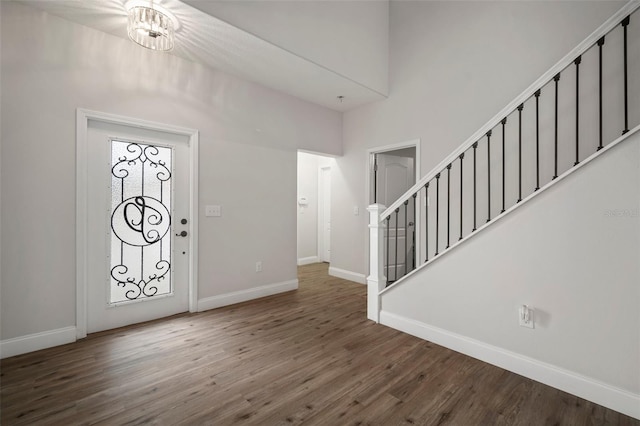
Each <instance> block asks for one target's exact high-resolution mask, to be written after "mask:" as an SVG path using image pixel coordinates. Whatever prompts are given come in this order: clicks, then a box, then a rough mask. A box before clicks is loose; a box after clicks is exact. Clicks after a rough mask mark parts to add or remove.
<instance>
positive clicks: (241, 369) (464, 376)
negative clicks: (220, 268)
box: [0, 264, 640, 426]
mask: <svg viewBox="0 0 640 426" xmlns="http://www.w3.org/2000/svg"><path fill="white" fill-rule="evenodd" d="M299 274H300V289H299V290H297V291H294V292H289V293H285V294H281V295H277V296H272V297H268V298H264V299H261V300H257V301H252V302H247V303H243V304H240V305H235V306H231V307H226V308H222V309H216V310H212V311H208V312H204V313H199V314H184V315H179V316H175V317H171V318H168V319H164V320H159V321H154V322H150V323H145V324H141V325H136V326H130V327H126V328H122V329H117V330H112V331H108V332H103V333H97V334H94V335H90V336H89V337H88V338H86V339H84V340H82V341H80V342H77V343H74V344H70V345H65V346H59V347H56V348H52V349H47V350H43V351H39V352H35V353H31V354H25V355H21V356H17V357H13V358H9V359H5V360H3V361H2V363H1V364H0V368H1V379H2V382H1V394H0V396H1V398H2V399H1V404H0V407H1V410H2V413H1V420H2V424H3V425H77V424H103V425H129V424H131V425H134V424H157V425H181V424H185V425H232V424H246V425H286V424H300V423H303V424H309V425H365V424H376V425H401V424H412V425H415V424H424V425H464V426H467V425H640V421H637V420H634V419H631V418H629V417H626V416H623V415H621V414H619V413H617V412H615V411H612V410H608V409H605V408H603V407H601V406H599V405H596V404H593V403H591V402H588V401H585V400H583V399H580V398H577V397H575V396H572V395H569V394H567V393H564V392H561V391H558V390H556V389H553V388H550V387H548V386H544V385H542V384H539V383H537V382H534V381H532V380H529V379H526V378H523V377H521V376H518V375H516V374H512V373H509V372H507V371H504V370H502V369H500V368H497V367H494V366H491V365H489V364H486V363H483V362H481V361H477V360H475V359H472V358H469V357H467V356H464V355H461V354H459V353H456V352H453V351H450V350H448V349H445V348H443V347H440V346H438V345H435V344H432V343H429V342H426V341H423V340H420V339H417V338H415V337H412V336H409V335H406V334H403V333H400V332H398V331H395V330H392V329H390V328H387V327H384V326H381V325H377V324H374V323H373V322H371V321H368V320H367V319H366V287H365V286H363V285H360V284H354V283H351V282H348V281H344V280H341V279H337V278H332V277H329V276H328V275H327V266H326V265H324V264H316V265H309V266H305V267H301V268H300V270H299Z"/></svg>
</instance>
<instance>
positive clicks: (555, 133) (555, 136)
mask: <svg viewBox="0 0 640 426" xmlns="http://www.w3.org/2000/svg"><path fill="white" fill-rule="evenodd" d="M553 81H554V82H555V88H556V101H555V105H556V106H555V114H556V117H555V123H554V143H553V149H554V154H553V155H554V157H553V158H554V160H553V161H554V166H553V179H555V178H557V177H558V82H559V81H560V74H556V76H555V77H553Z"/></svg>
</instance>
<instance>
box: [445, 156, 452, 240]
mask: <svg viewBox="0 0 640 426" xmlns="http://www.w3.org/2000/svg"><path fill="white" fill-rule="evenodd" d="M450 218H451V164H449V165H448V166H447V247H446V248H449V234H450V233H451V232H450V231H451V229H450V226H449V224H450V223H451V221H450Z"/></svg>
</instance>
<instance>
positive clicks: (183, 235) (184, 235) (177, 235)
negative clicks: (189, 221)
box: [176, 231, 187, 237]
mask: <svg viewBox="0 0 640 426" xmlns="http://www.w3.org/2000/svg"><path fill="white" fill-rule="evenodd" d="M186 236H187V231H182V232H181V233H179V234H176V237H186Z"/></svg>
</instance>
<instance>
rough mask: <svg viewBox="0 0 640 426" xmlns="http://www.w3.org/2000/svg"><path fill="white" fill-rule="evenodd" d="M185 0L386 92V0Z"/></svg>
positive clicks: (387, 5) (278, 44)
mask: <svg viewBox="0 0 640 426" xmlns="http://www.w3.org/2000/svg"><path fill="white" fill-rule="evenodd" d="M186 3H188V4H191V5H192V6H194V7H196V8H199V9H201V10H203V11H205V12H207V13H209V14H211V15H212V16H215V17H216V18H219V19H222V20H223V21H226V22H228V23H230V24H232V25H234V26H236V27H238V28H241V29H243V30H245V31H247V32H249V33H252V34H254V35H256V36H258V37H260V38H262V39H264V40H267V41H269V42H271V43H273V44H275V45H276V46H279V47H281V48H283V49H286V50H288V51H290V52H292V53H294V54H296V55H298V56H301V57H303V58H306V59H308V60H310V61H312V62H315V63H317V64H318V65H320V66H322V67H325V68H327V69H330V70H332V71H334V72H337V73H338V74H341V75H343V76H345V77H348V78H349V79H351V80H354V81H356V82H358V83H359V84H361V85H364V86H365V87H368V88H370V89H372V90H375V91H377V92H379V93H381V94H383V95H384V94H387V92H388V64H389V60H388V59H389V57H388V52H389V2H388V1H387V0H376V1H267V2H265V1H215V2H210V1H203V0H186ZM337 95H338V94H336V96H337Z"/></svg>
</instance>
